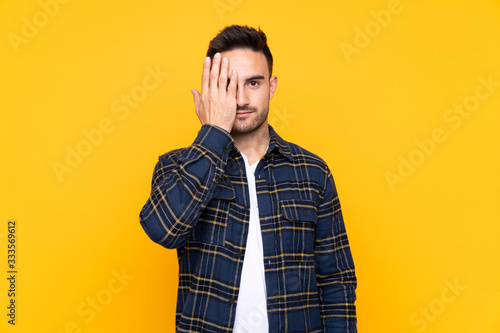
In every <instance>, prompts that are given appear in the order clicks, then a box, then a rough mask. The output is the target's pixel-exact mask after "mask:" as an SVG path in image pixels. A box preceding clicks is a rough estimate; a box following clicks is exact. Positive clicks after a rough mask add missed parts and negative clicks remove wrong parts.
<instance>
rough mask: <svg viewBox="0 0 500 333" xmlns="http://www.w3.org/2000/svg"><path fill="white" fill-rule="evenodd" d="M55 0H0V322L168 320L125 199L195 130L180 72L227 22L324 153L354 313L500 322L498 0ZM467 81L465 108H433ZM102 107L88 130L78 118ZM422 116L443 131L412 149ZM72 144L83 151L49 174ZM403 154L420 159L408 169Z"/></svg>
mask: <svg viewBox="0 0 500 333" xmlns="http://www.w3.org/2000/svg"><path fill="white" fill-rule="evenodd" d="M61 2H62V0H61ZM65 2H67V3H64V4H59V5H58V6H57V7H56V6H54V0H41V2H37V1H13V0H6V1H2V2H0V18H1V19H0V36H1V39H0V48H1V55H0V57H1V58H0V91H1V95H0V96H1V99H0V110H1V122H0V124H1V125H0V126H1V128H0V135H1V137H0V139H1V147H2V148H1V152H2V154H1V155H2V163H1V168H2V169H1V171H2V172H1V201H0V205H1V211H0V221H2V226H1V227H0V241H1V252H0V258H3V259H2V264H1V267H2V272H4V271H6V269H7V268H6V257H7V249H6V239H7V238H6V233H7V221H8V220H9V219H15V220H17V222H18V230H17V237H18V238H17V239H18V243H17V245H18V252H17V256H18V257H17V269H18V271H19V272H18V275H17V283H18V285H17V291H18V295H17V296H18V297H17V299H16V302H17V321H16V326H15V327H13V326H12V325H8V324H7V319H8V318H7V316H6V313H7V310H6V306H7V305H8V303H7V302H8V298H7V289H8V285H7V281H6V278H5V277H2V278H1V281H2V282H1V283H0V294H1V295H2V298H0V300H1V302H2V303H1V306H0V308H1V309H2V311H1V312H2V313H1V314H2V315H1V318H2V321H1V324H0V327H1V331H2V332H47V333H56V332H57V333H59V332H173V331H174V328H173V323H174V311H175V297H176V287H177V286H176V283H177V281H176V279H177V272H176V270H177V264H176V253H175V251H171V250H166V249H163V248H162V247H160V246H158V245H157V244H155V243H153V242H152V241H150V240H149V238H148V237H147V236H146V234H145V233H144V232H143V230H142V228H141V227H140V224H139V221H138V214H139V211H140V209H141V207H142V205H143V204H144V203H145V201H146V199H147V197H148V195H149V189H150V182H151V176H152V171H153V168H154V165H155V163H156V161H157V157H158V155H160V154H163V153H164V152H166V151H169V150H171V149H174V148H179V147H183V146H187V145H189V144H191V142H192V141H193V139H194V138H195V136H196V133H197V131H198V129H199V127H200V124H199V121H198V119H197V118H196V115H195V112H194V106H193V101H192V96H191V93H190V89H191V88H197V89H198V88H199V86H200V77H201V68H202V62H203V58H204V56H205V52H206V48H207V46H208V42H209V40H210V39H211V38H212V37H214V36H215V34H216V33H217V32H218V31H219V30H220V29H221V28H223V27H224V26H226V25H229V24H249V25H252V26H259V25H260V26H261V28H262V29H263V30H264V31H265V32H266V34H267V35H268V39H269V44H270V47H271V51H272V52H273V55H274V59H275V67H274V72H275V74H277V75H278V78H279V82H278V89H277V93H276V95H275V97H274V99H273V100H272V102H271V111H270V120H271V121H270V122H271V124H273V125H274V127H275V128H276V129H277V130H278V132H279V134H280V135H281V136H282V137H283V138H285V139H287V140H289V141H292V142H296V143H298V144H300V145H301V146H303V147H304V148H306V149H309V150H311V151H313V152H315V153H317V154H318V155H320V156H321V157H323V158H324V159H325V160H326V161H327V163H328V164H329V166H330V167H331V169H332V171H333V174H334V177H335V180H336V184H337V187H338V192H339V195H340V200H341V204H342V207H343V212H344V218H345V221H346V226H347V230H348V234H349V238H350V242H351V246H352V251H353V255H354V259H355V264H356V268H357V276H358V280H359V287H358V291H357V294H358V301H357V302H356V304H357V309H358V321H359V323H358V328H359V331H360V332H365V333H369V332H375V333H379V332H381V333H386V332H387V333H414V332H419V333H420V332H428V333H434V332H439V333H448V332H450V333H452V332H488V333H490V332H500V316H499V313H498V311H499V309H500V268H499V265H498V257H499V255H500V243H499V242H498V236H499V232H500V227H499V223H498V222H499V221H500V208H499V206H500V177H499V175H500V155H499V149H500V131H499V124H500V122H499V121H500V114H499V109H500V87H498V82H500V62H499V59H500V34H499V32H500V3H499V1H493V0H477V1H465V0H458V1H457V0H453V1H451V0H442V1H433V0H412V1H410V0H401V1H397V0H391V1H386V0H365V1H357V2H349V1H264V0H251V1H250V0H220V1H213V0H207V1H145V0H142V1H138V0H131V1H107V2H105V1H97V0H88V1H78V0H73V1H67V0H66V1H65ZM40 3H41V4H40ZM43 4H47V6H49V5H50V4H51V5H50V6H49V7H47V6H45V7H46V8H49V9H46V11H47V10H48V11H49V12H50V13H51V15H48V14H44V13H45V12H44V9H43ZM389 10H392V11H393V12H392V13H391V11H389ZM381 11H382V12H381ZM384 11H386V12H384ZM387 12H388V13H391V14H390V18H389V17H388V16H387V15H386V16H383V15H382V14H380V13H387ZM44 15H45V16H44ZM380 15H382V16H380ZM44 17H45V18H47V19H46V20H45V19H44ZM376 17H378V18H379V20H381V21H380V22H382V23H383V24H382V23H378V21H376V19H375V18H376ZM384 20H385V21H384ZM26 22H31V24H33V22H36V23H37V24H38V27H37V26H35V28H36V31H34V30H33V29H32V30H31V31H30V30H29V29H28V28H27V27H25V25H26V24H29V23H26ZM377 27H378V28H377ZM23 29H24V30H23ZM366 29H368V30H366ZM370 29H371V30H370ZM23 31H24V34H25V35H26V36H29V38H26V37H23ZM359 31H362V33H361V34H366V33H367V32H368V33H369V35H366V36H365V38H364V39H363V36H362V35H360V33H359ZM13 36H17V37H13ZM360 36H361V37H360ZM16 38H17V39H16ZM22 38H25V40H23V39H22ZM13 40H16V41H17V42H16V43H15V42H13ZM20 40H22V42H20ZM346 45H349V46H346ZM346 47H347V48H349V47H350V48H349V50H351V53H346V52H345V50H346ZM353 48H356V50H357V51H353ZM343 49H344V51H343ZM148 70H149V71H151V70H158V71H159V72H161V73H162V74H161V75H162V76H161V77H160V78H159V79H158V80H157V81H153V80H149V79H147V75H148ZM165 73H168V75H167V74H165ZM488 77H490V79H491V80H492V81H494V82H497V86H496V87H493V88H492V87H490V89H491V90H492V91H491V92H490V93H489V94H486V92H488V90H487V88H485V87H484V86H482V87H480V85H481V81H480V78H483V79H488ZM145 79H146V80H149V81H147V82H148V83H149V87H150V88H151V86H152V85H153V83H154V82H156V83H157V84H156V85H155V88H154V89H150V90H144V86H143V80H145ZM478 86H479V88H478ZM141 87H142V88H141ZM141 89H142V90H141ZM477 89H479V92H480V96H482V99H481V100H480V101H479V104H478V105H476V106H475V110H474V111H473V112H470V114H469V116H468V117H462V116H461V118H459V119H457V118H454V119H455V120H454V121H453V122H450V120H448V121H447V120H446V119H445V118H446V116H447V115H448V116H450V115H451V113H449V112H452V111H448V110H449V109H452V108H453V107H454V104H457V105H460V104H463V103H464V101H468V102H469V103H473V102H474V100H475V99H474V98H476V101H477V100H478V99H477ZM144 91H146V93H147V95H146V96H141V99H142V100H141V101H140V102H138V103H137V105H136V107H135V108H129V111H130V113H129V114H127V115H126V114H125V113H123V112H124V111H122V112H114V111H116V108H114V107H113V103H119V102H120V99H121V98H122V95H127V94H128V95H130V94H131V92H134V93H135V94H136V96H139V95H137V94H140V93H141V92H142V93H144ZM486 95H487V96H486ZM485 96H486V97H485ZM117 99H118V102H116V100H117ZM116 106H117V105H115V107H116ZM121 106H122V107H123V104H121ZM122 110H123V109H122ZM454 116H455V117H456V116H457V114H454ZM459 120H460V121H461V123H458V121H459ZM103 121H104V122H106V121H107V122H108V123H107V125H105V126H104V128H107V132H108V133H104V132H102V130H101V129H100V131H101V132H102V138H101V139H100V141H99V140H98V139H99V136H98V135H97V134H96V136H95V141H96V142H97V143H98V144H95V145H91V146H88V140H87V138H86V136H85V135H84V131H89V132H91V133H96V132H95V131H94V132H92V131H93V130H95V129H99V128H100V127H99V126H100V125H101V123H102V122H103ZM106 126H107V127H106ZM436 128H437V129H438V130H440V131H441V134H442V136H444V137H445V138H446V139H445V140H444V142H438V143H435V147H434V148H432V144H430V145H428V146H426V147H427V150H428V151H427V153H428V154H427V155H424V154H423V152H422V149H420V148H419V147H418V145H417V144H416V142H415V140H420V142H427V143H429V141H428V140H430V139H431V138H432V132H433V130H434V129H436ZM426 140H427V141H426ZM86 141H87V146H85V145H86V143H85V142H86ZM68 147H69V149H77V147H80V149H87V150H86V151H85V150H83V151H85V152H86V154H87V156H83V157H82V159H81V161H80V162H79V163H77V161H76V162H75V161H73V165H75V167H71V168H70V167H68V168H69V169H71V172H69V171H68V170H67V169H66V170H65V172H63V173H62V174H59V177H58V175H57V174H56V172H55V171H54V165H55V164H57V163H60V164H65V165H67V163H66V157H67V154H68V150H67V149H68ZM431 148H432V149H431ZM419 149H420V150H419ZM419 151H420V153H419ZM410 156H411V157H412V158H413V161H414V162H415V161H416V162H415V163H418V164H419V165H417V166H414V167H413V168H414V170H413V171H411V168H410V171H408V169H406V171H405V169H404V167H401V166H400V163H402V162H401V158H402V159H405V160H408V159H410ZM398 168H400V169H401V168H402V169H401V170H402V172H403V173H405V172H406V174H405V176H404V177H401V175H399V176H400V177H401V178H400V179H399V180H404V181H398V182H396V183H393V184H392V185H391V184H390V182H388V180H387V178H386V177H387V175H388V174H387V173H388V172H389V173H392V175H397V174H398ZM407 168H408V166H407ZM5 274H6V273H5ZM117 274H118V275H120V274H125V276H126V277H125V278H123V279H124V280H118V279H117V278H116V275H117ZM2 276H3V275H2ZM450 284H451V285H453V284H455V285H458V287H453V288H451V287H450ZM95 300H97V301H95ZM92 302H97V303H95V305H94V306H95V307H92V304H93V303H92ZM97 309H99V311H97ZM426 309H427V310H426ZM422 311H423V312H422ZM425 311H427V313H428V314H427V316H425V315H424V314H422V313H425ZM94 315H95V316H94Z"/></svg>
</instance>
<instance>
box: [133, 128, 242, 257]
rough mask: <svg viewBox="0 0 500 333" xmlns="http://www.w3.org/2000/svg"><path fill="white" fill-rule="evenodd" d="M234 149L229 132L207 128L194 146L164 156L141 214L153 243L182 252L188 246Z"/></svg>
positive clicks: (200, 134) (140, 218)
mask: <svg viewBox="0 0 500 333" xmlns="http://www.w3.org/2000/svg"><path fill="white" fill-rule="evenodd" d="M233 146H234V140H233V138H232V136H231V135H230V134H229V132H227V131H226V130H224V129H222V128H220V127H218V126H215V125H211V124H205V125H203V126H202V127H201V129H200V131H199V132H198V135H197V137H196V139H195V140H194V142H193V144H192V145H191V146H189V147H187V148H185V149H181V150H177V151H172V152H170V153H167V154H165V155H162V156H160V158H159V160H158V163H157V164H156V166H155V169H154V172H153V180H152V185H151V194H150V196H149V199H148V200H147V201H146V204H145V205H144V207H143V208H142V210H141V212H140V214H139V220H140V223H141V226H142V227H143V229H144V231H145V232H146V234H147V235H148V236H149V237H150V238H151V240H153V241H154V242H156V243H158V244H160V245H162V246H164V247H166V248H180V247H182V246H183V245H184V244H185V243H186V242H187V240H188V238H189V235H190V232H191V230H192V229H193V227H194V226H195V225H196V222H197V220H198V217H199V215H200V212H201V211H202V210H203V209H204V208H205V207H206V205H207V203H208V201H209V200H210V198H211V196H212V195H213V192H214V189H215V186H216V182H218V180H219V179H220V178H221V177H222V175H223V173H224V169H225V166H226V163H227V159H228V156H229V151H230V149H231V148H232V147H233Z"/></svg>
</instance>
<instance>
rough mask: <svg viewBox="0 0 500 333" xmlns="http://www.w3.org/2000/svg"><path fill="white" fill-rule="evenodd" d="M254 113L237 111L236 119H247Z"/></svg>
mask: <svg viewBox="0 0 500 333" xmlns="http://www.w3.org/2000/svg"><path fill="white" fill-rule="evenodd" d="M252 112H253V111H237V112H236V117H246V116H248V115H250V113H252Z"/></svg>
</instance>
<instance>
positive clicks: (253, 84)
mask: <svg viewBox="0 0 500 333" xmlns="http://www.w3.org/2000/svg"><path fill="white" fill-rule="evenodd" d="M249 84H250V86H251V87H257V86H258V85H259V81H250V82H249Z"/></svg>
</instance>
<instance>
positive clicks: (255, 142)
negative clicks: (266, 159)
mask: <svg viewBox="0 0 500 333" xmlns="http://www.w3.org/2000/svg"><path fill="white" fill-rule="evenodd" d="M231 135H232V136H233V139H234V146H235V147H236V148H238V150H239V151H240V152H242V153H243V154H245V156H246V157H247V158H248V163H249V164H250V165H252V164H254V163H255V162H257V161H258V160H260V158H261V157H262V156H263V155H264V153H265V152H266V148H267V146H268V145H269V127H268V125H267V121H266V122H264V123H263V124H262V126H260V127H259V128H257V129H256V130H255V131H252V132H250V133H231Z"/></svg>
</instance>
